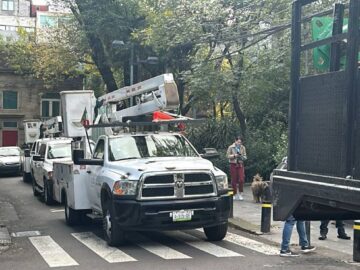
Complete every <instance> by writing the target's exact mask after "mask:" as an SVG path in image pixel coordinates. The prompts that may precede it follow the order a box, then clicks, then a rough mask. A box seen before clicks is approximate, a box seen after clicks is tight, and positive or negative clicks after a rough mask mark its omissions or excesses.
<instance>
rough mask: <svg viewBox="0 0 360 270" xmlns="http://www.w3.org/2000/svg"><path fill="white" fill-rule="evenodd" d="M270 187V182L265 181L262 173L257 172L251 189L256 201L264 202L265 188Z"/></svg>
mask: <svg viewBox="0 0 360 270" xmlns="http://www.w3.org/2000/svg"><path fill="white" fill-rule="evenodd" d="M267 188H268V184H267V183H266V182H264V181H263V178H262V177H261V176H260V174H256V175H255V176H254V177H253V181H252V183H251V191H252V194H253V198H254V202H256V203H260V202H262V199H263V196H264V194H265V190H266V189H267Z"/></svg>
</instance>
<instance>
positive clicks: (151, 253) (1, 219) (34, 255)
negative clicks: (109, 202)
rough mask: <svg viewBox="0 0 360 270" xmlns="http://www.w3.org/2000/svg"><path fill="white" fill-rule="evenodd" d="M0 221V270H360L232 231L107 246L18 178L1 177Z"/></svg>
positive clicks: (142, 237)
mask: <svg viewBox="0 0 360 270" xmlns="http://www.w3.org/2000/svg"><path fill="white" fill-rule="evenodd" d="M0 223H2V224H5V225H6V226H7V228H8V230H9V232H10V233H13V234H14V236H13V237H12V244H11V246H10V247H9V248H8V249H7V250H2V251H1V249H0V270H24V269H26V270H35V269H36V270H42V269H50V268H55V269H84V270H85V269H86V270H88V269H102V270H103V269H125V268H126V269H127V270H132V269H141V270H147V269H151V270H155V269H164V270H165V269H166V270H168V269H172V270H175V269H179V270H185V269H204V270H205V269H206V270H211V269H224V270H225V269H247V270H248V269H269V268H272V269H360V267H358V266H356V265H353V264H348V263H346V262H342V261H339V260H336V259H333V258H329V257H328V256H325V255H324V254H325V253H323V252H321V250H320V251H317V252H315V253H312V254H303V255H301V256H300V257H296V258H281V257H279V256H278V247H277V246H274V245H272V243H270V242H264V241H265V240H263V239H259V238H258V237H256V236H254V235H250V234H246V233H243V232H239V231H236V230H230V233H229V234H228V236H227V238H226V240H225V241H222V242H217V243H210V242H208V241H206V240H205V237H204V235H203V232H202V231H201V230H190V231H186V232H180V231H175V232H156V233H154V232H152V233H130V234H129V235H128V244H127V245H125V246H122V247H120V248H110V247H108V246H107V245H106V244H105V243H104V240H103V237H102V233H101V224H99V223H96V222H91V221H89V222H88V223H87V224H85V225H82V226H78V227H68V226H67V225H66V224H65V221H64V212H63V207H62V206H60V205H53V206H46V205H45V204H44V203H43V202H42V201H41V200H40V199H39V198H35V197H34V196H33V195H32V189H31V184H28V183H23V182H22V178H20V177H0ZM15 234H16V235H15ZM30 234H31V235H32V236H31V235H30Z"/></svg>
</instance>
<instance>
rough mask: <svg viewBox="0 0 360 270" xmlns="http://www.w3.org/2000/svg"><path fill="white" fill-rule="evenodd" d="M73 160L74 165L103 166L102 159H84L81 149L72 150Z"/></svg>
mask: <svg viewBox="0 0 360 270" xmlns="http://www.w3.org/2000/svg"><path fill="white" fill-rule="evenodd" d="M73 160H74V164H76V165H98V166H103V165H104V160H103V159H84V151H83V150H74V152H73Z"/></svg>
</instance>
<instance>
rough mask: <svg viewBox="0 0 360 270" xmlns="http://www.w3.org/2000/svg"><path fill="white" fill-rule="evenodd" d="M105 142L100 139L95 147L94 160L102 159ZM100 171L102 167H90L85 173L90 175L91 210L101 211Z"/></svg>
mask: <svg viewBox="0 0 360 270" xmlns="http://www.w3.org/2000/svg"><path fill="white" fill-rule="evenodd" d="M104 153H105V141H104V140H103V139H100V140H99V141H98V143H97V145H96V147H95V151H94V155H93V158H94V159H102V160H103V159H104ZM101 170H102V166H97V165H91V166H88V169H87V173H88V174H89V175H90V190H89V195H90V198H89V199H90V202H91V206H92V208H93V209H97V210H101V198H100V192H101V184H102V182H101V179H100V177H101Z"/></svg>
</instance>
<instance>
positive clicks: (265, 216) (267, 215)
mask: <svg viewBox="0 0 360 270" xmlns="http://www.w3.org/2000/svg"><path fill="white" fill-rule="evenodd" d="M270 225H271V203H266V202H264V203H263V204H262V207H261V232H263V233H269V232H270Z"/></svg>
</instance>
